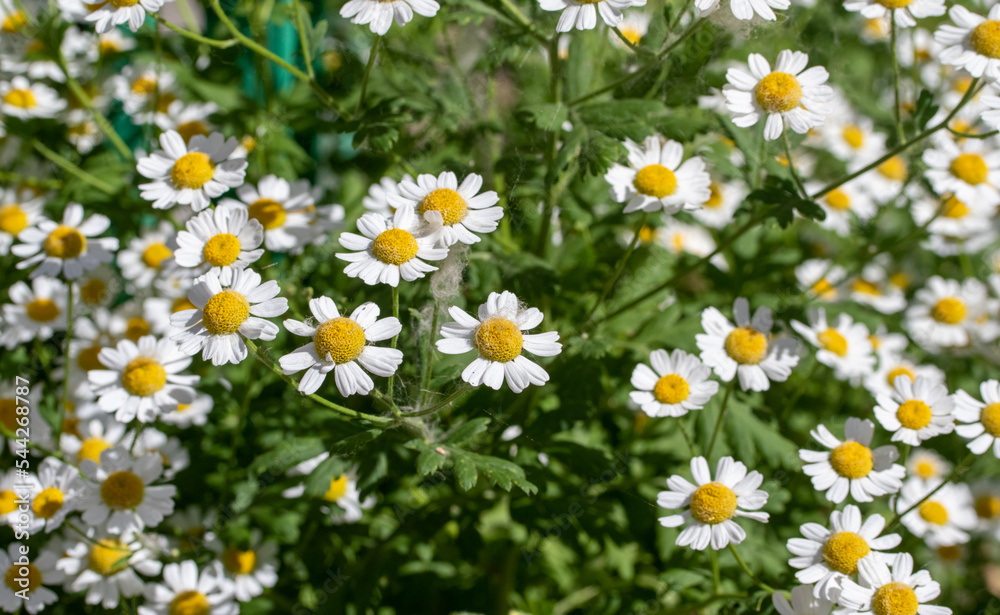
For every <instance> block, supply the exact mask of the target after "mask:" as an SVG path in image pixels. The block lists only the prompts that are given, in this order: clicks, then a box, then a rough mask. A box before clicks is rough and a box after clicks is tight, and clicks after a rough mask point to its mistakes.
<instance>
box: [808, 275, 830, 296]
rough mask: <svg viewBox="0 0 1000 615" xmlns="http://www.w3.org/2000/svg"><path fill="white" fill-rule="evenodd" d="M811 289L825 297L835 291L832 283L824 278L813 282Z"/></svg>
mask: <svg viewBox="0 0 1000 615" xmlns="http://www.w3.org/2000/svg"><path fill="white" fill-rule="evenodd" d="M811 290H812V292H814V293H816V294H817V295H818V296H820V297H827V296H829V295H832V294H833V293H834V292H836V289H835V288H834V287H833V284H831V283H830V281H829V280H827V279H826V278H823V279H821V280H818V281H817V282H816V283H815V284H813V285H812V289H811Z"/></svg>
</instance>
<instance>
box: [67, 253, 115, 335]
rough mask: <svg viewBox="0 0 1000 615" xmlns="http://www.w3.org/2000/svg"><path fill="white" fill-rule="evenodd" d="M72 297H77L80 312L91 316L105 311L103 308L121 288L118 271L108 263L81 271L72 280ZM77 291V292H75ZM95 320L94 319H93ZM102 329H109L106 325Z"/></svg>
mask: <svg viewBox="0 0 1000 615" xmlns="http://www.w3.org/2000/svg"><path fill="white" fill-rule="evenodd" d="M74 284H76V287H75V288H74V295H73V296H74V297H78V298H79V300H80V303H81V305H80V306H78V307H80V308H82V312H84V313H89V314H90V315H91V316H93V315H95V314H97V313H100V312H102V311H103V312H105V314H107V311H106V310H105V309H104V308H106V307H107V306H109V305H110V304H111V301H112V300H113V299H115V298H116V297H117V296H118V293H119V292H120V291H121V290H122V280H121V277H119V275H118V273H117V272H116V271H115V270H114V269H112V268H111V267H110V266H109V265H101V266H100V267H97V268H96V269H91V270H90V271H85V272H83V275H82V276H80V277H79V278H77V279H76V280H75V281H74ZM76 291H79V292H76ZM95 322H96V321H95ZM102 330H104V331H109V330H110V329H108V328H107V327H103V328H102Z"/></svg>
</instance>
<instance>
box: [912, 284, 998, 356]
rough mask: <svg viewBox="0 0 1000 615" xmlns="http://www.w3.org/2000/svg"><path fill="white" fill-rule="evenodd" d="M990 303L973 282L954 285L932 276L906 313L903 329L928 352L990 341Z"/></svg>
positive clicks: (992, 309) (993, 334) (994, 328)
mask: <svg viewBox="0 0 1000 615" xmlns="http://www.w3.org/2000/svg"><path fill="white" fill-rule="evenodd" d="M993 303H994V302H993V301H992V300H990V299H989V298H988V297H987V293H986V286H985V285H984V284H983V283H982V282H980V281H979V280H977V279H975V278H967V279H965V280H963V281H962V282H958V281H957V280H946V279H944V278H941V277H939V276H934V277H932V278H930V279H929V280H927V286H926V287H924V288H922V289H920V290H918V291H917V293H916V296H915V297H914V302H913V303H912V304H911V305H910V308H909V309H908V310H907V311H906V328H907V330H908V331H909V333H910V335H911V336H912V337H913V339H914V340H915V341H916V342H918V343H919V344H922V345H924V346H928V347H932V348H953V347H961V346H968V345H969V344H971V343H972V342H974V341H980V340H981V341H990V340H992V339H995V338H996V336H997V334H998V330H997V325H996V324H995V323H992V322H990V320H989V314H990V312H995V311H996V307H995V306H994V305H993Z"/></svg>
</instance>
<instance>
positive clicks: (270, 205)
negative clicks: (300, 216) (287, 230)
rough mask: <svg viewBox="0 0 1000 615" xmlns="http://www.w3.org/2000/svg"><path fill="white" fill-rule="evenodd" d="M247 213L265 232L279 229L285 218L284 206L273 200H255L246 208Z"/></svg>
mask: <svg viewBox="0 0 1000 615" xmlns="http://www.w3.org/2000/svg"><path fill="white" fill-rule="evenodd" d="M247 213H248V214H249V215H250V217H251V218H253V219H254V220H256V221H258V222H260V225H261V226H263V227H264V230H266V231H270V230H271V229H276V228H279V227H281V226H282V225H284V224H285V218H286V217H287V214H286V213H285V208H284V206H283V205H282V204H281V203H279V202H277V201H275V200H274V199H257V200H256V201H254V202H253V203H251V204H250V207H248V208H247Z"/></svg>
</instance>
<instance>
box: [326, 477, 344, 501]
mask: <svg viewBox="0 0 1000 615" xmlns="http://www.w3.org/2000/svg"><path fill="white" fill-rule="evenodd" d="M346 494H347V475H346V474H341V475H340V476H338V477H337V478H333V479H330V488H329V489H327V490H326V493H324V494H323V499H324V500H326V501H327V502H336V501H337V500H339V499H340V498H342V497H344V495H346Z"/></svg>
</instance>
